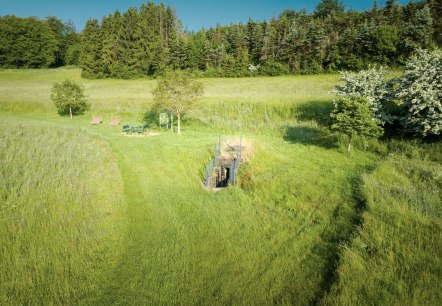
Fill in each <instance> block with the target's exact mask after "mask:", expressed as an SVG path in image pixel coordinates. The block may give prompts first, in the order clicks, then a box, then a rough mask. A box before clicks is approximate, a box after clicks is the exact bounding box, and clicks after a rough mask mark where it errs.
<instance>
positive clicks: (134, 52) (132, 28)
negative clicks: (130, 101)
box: [114, 7, 143, 79]
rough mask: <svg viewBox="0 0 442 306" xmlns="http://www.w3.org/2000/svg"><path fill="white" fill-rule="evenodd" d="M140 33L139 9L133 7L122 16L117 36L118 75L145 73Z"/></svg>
mask: <svg viewBox="0 0 442 306" xmlns="http://www.w3.org/2000/svg"><path fill="white" fill-rule="evenodd" d="M140 33H141V31H140V28H139V15H138V11H137V10H136V9H135V8H133V7H132V8H129V9H128V10H127V11H126V12H125V13H124V14H123V16H122V19H121V26H120V27H119V31H118V36H117V46H118V49H117V52H116V55H117V59H118V66H117V67H116V68H115V71H114V72H115V74H116V76H117V77H120V78H125V79H129V78H133V77H137V76H140V75H141V74H142V73H143V71H142V69H141V63H142V58H143V47H142V43H141V34H140Z"/></svg>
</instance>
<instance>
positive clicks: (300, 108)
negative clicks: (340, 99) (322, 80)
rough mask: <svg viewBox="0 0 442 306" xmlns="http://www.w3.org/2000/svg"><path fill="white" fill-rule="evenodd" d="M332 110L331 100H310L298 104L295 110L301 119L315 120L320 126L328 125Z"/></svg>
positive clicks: (295, 113) (297, 116)
mask: <svg viewBox="0 0 442 306" xmlns="http://www.w3.org/2000/svg"><path fill="white" fill-rule="evenodd" d="M332 110H333V104H332V102H331V101H310V102H307V103H303V104H299V105H297V106H296V107H295V108H294V109H293V112H294V115H295V116H296V119H298V120H299V121H315V122H316V123H317V124H318V125H320V126H328V125H329V123H330V113H331V111H332Z"/></svg>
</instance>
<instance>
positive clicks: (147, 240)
mask: <svg viewBox="0 0 442 306" xmlns="http://www.w3.org/2000/svg"><path fill="white" fill-rule="evenodd" d="M66 78H67V79H72V80H75V81H79V82H81V83H82V84H83V85H84V87H85V93H86V95H87V96H88V97H89V101H90V103H91V110H90V111H89V112H88V113H87V114H86V115H84V116H80V117H75V118H74V119H73V120H70V119H68V118H64V117H60V116H58V115H56V110H55V107H54V106H53V105H52V103H51V101H50V98H49V97H50V89H51V87H52V84H53V83H54V82H57V81H62V80H64V79H66ZM338 78H339V76H338V75H316V76H286V77H275V78H239V79H203V80H202V82H203V83H204V86H205V94H204V97H203V99H202V101H201V102H200V105H199V108H198V109H197V110H195V111H194V112H193V113H192V114H190V115H189V116H188V117H187V119H186V120H185V122H184V127H183V128H184V130H183V134H182V135H181V136H178V135H177V134H174V133H172V132H170V131H166V130H160V129H158V128H157V127H155V125H154V122H156V121H155V118H154V116H153V115H152V114H150V113H149V110H150V107H151V105H152V96H151V91H152V89H153V88H155V86H156V81H155V80H149V79H141V80H130V81H127V80H84V79H81V78H80V71H79V70H78V69H65V68H63V69H54V70H2V71H0V135H1V136H0V157H1V158H0V234H1V237H2V243H1V248H0V262H1V263H2V269H1V270H0V304H2V305H3V304H5V305H23V304H26V305H41V304H45V305H51V304H63V305H67V304H82V305H83V304H85V305H143V304H156V305H157V304H159V305H164V304H166V305H171V304H183V305H195V304H205V305H225V304H241V305H243V304H246V305H270V304H277V305H290V304H293V305H312V304H317V305H319V304H324V305H340V304H347V305H353V304H356V305H358V304H395V303H397V304H413V303H414V304H427V305H430V304H434V305H436V304H437V303H436V302H437V301H439V300H440V297H441V296H440V292H441V290H440V289H441V288H442V287H441V277H442V271H441V269H440V267H441V260H442V249H441V248H442V224H441V209H442V204H441V198H442V195H441V193H440V189H441V187H442V185H441V184H442V183H441V173H442V166H441V161H442V160H441V159H442V157H441V149H442V146H441V145H440V144H438V143H435V144H431V145H429V144H421V143H417V142H416V143H413V144H410V143H408V142H407V141H403V140H395V141H390V140H385V141H383V142H377V141H368V142H366V141H363V140H360V139H359V140H357V142H356V149H355V151H354V153H353V154H352V156H348V155H347V154H345V147H344V144H343V141H342V139H340V138H339V137H337V136H335V135H331V134H330V133H329V132H328V129H327V127H326V123H327V117H328V112H329V111H330V109H331V99H332V98H333V95H331V94H330V93H329V92H330V90H332V89H333V87H334V85H335V84H336V82H337V81H338ZM94 115H99V116H102V117H103V119H104V124H102V125H100V126H91V125H90V124H89V121H90V119H91V117H92V116H94ZM113 116H119V117H121V118H122V120H123V124H139V123H141V122H142V121H144V120H147V122H149V123H150V126H151V129H152V130H155V131H157V132H159V133H160V135H159V136H157V137H143V138H130V137H125V136H123V135H121V133H120V128H118V127H116V128H113V127H110V126H109V125H108V124H107V122H108V121H109V119H110V118H111V117H113ZM218 135H222V138H224V139H229V138H235V137H239V136H240V135H242V136H243V137H244V139H246V140H247V141H249V142H251V143H252V144H253V146H252V152H251V160H250V162H249V163H248V164H246V165H244V166H243V167H242V168H241V170H240V174H239V180H240V182H239V185H238V186H235V187H228V188H226V189H225V190H223V191H220V192H216V193H214V192H209V191H207V190H205V189H203V188H202V179H203V173H204V169H205V164H206V163H207V162H208V161H209V159H210V157H211V154H212V153H211V152H212V149H213V145H214V143H215V142H216V141H217V139H218ZM396 301H397V302H396ZM426 302H428V303H426Z"/></svg>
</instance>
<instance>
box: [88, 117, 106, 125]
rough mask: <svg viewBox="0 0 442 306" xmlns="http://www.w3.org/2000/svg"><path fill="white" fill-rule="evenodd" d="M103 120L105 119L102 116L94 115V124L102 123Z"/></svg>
mask: <svg viewBox="0 0 442 306" xmlns="http://www.w3.org/2000/svg"><path fill="white" fill-rule="evenodd" d="M102 122H103V119H101V117H93V118H92V120H91V124H92V125H97V124H101V123H102Z"/></svg>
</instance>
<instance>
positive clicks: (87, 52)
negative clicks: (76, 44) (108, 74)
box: [79, 19, 103, 78]
mask: <svg viewBox="0 0 442 306" xmlns="http://www.w3.org/2000/svg"><path fill="white" fill-rule="evenodd" d="M101 48H102V37H101V32H100V25H99V23H98V20H97V19H89V20H88V21H87V22H86V26H85V28H84V30H83V36H82V40H81V51H80V59H79V63H80V67H81V68H82V69H83V70H82V72H81V75H82V76H83V77H85V78H100V77H102V76H103V74H102V60H101V55H102V53H101Z"/></svg>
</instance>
